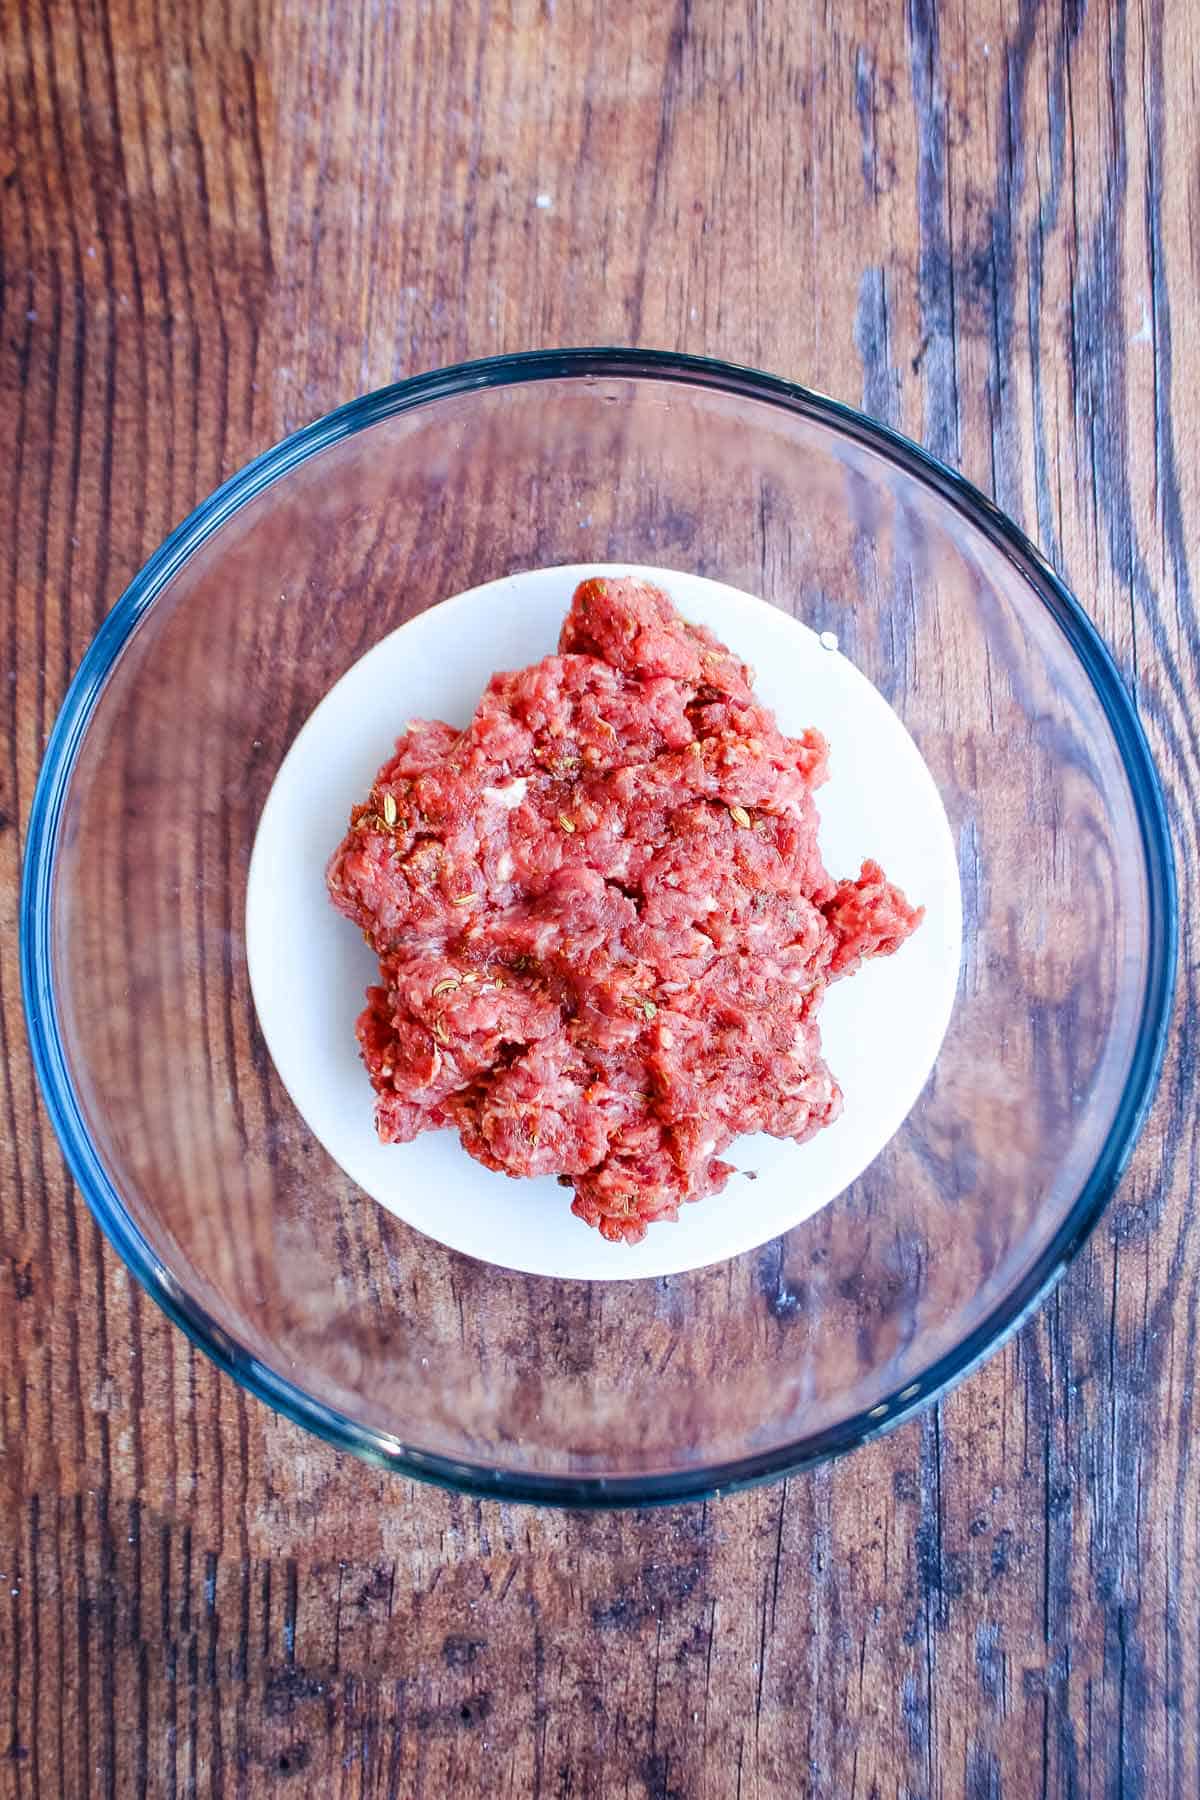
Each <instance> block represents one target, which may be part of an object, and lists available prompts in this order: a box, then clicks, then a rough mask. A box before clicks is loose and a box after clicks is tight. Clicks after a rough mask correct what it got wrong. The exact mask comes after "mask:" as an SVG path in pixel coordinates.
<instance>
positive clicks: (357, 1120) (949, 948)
mask: <svg viewBox="0 0 1200 1800" xmlns="http://www.w3.org/2000/svg"><path fill="white" fill-rule="evenodd" d="M623 574H633V575H644V576H647V577H649V578H650V579H652V580H654V581H657V582H659V583H660V585H662V586H663V587H665V588H666V590H667V591H668V593H670V595H671V597H672V599H673V600H674V601H675V603H676V605H677V606H678V607H679V609H680V611H681V612H683V613H684V614H685V616H686V617H688V618H689V619H693V620H695V621H696V622H697V623H700V624H704V625H708V626H710V627H711V628H712V630H714V631H715V632H716V633H717V635H718V636H719V637H721V638H722V639H724V640H725V642H726V643H728V644H729V646H730V647H731V648H732V649H733V650H735V651H736V652H737V654H738V655H739V656H740V657H742V658H743V659H744V660H745V661H747V662H749V663H750V664H752V665H753V667H754V668H755V669H756V670H757V680H756V684H755V692H756V694H757V695H758V697H759V698H760V699H761V700H763V701H764V702H765V703H766V704H767V705H769V706H772V707H774V709H775V713H776V716H777V718H778V720H779V723H780V725H781V726H782V727H783V729H784V730H785V731H788V732H793V733H794V732H798V731H800V730H801V729H802V728H803V727H804V726H806V725H815V726H816V727H817V728H818V729H819V730H820V731H822V732H824V733H825V735H826V737H827V738H828V739H829V743H830V768H831V778H830V780H829V782H828V784H827V785H826V786H825V787H823V788H822V789H821V790H820V792H819V794H818V796H817V799H818V805H819V808H820V813H821V848H822V852H823V855H824V858H825V862H826V866H827V867H828V868H829V870H830V872H831V874H833V875H834V876H835V877H837V878H841V877H843V876H852V875H857V873H858V870H859V866H860V864H861V862H862V860H863V858H864V857H866V856H873V857H875V858H877V859H878V861H879V862H881V863H882V864H883V867H884V868H885V870H886V871H887V873H888V875H889V876H890V877H891V879H892V880H893V881H896V882H898V883H899V885H900V886H901V887H902V888H903V889H904V891H905V893H906V894H907V895H908V897H909V899H910V900H912V901H913V902H914V903H921V904H923V905H924V906H925V909H926V917H925V921H924V923H923V925H922V926H921V928H920V930H919V931H918V932H917V933H916V935H915V936H914V937H913V938H912V939H911V940H910V941H909V942H908V943H907V944H906V945H905V946H904V948H903V950H901V951H900V953H899V954H898V955H896V956H894V957H888V958H885V959H883V960H880V961H878V962H874V963H870V964H868V965H867V967H866V968H865V969H862V970H861V971H860V972H859V973H858V974H857V975H855V976H853V977H851V978H850V979H849V980H846V981H843V982H839V983H838V984H836V985H835V986H834V987H833V988H832V989H831V990H830V992H829V994H828V996H827V997H826V1000H825V1003H824V1007H823V1010H822V1013H821V1034H822V1040H823V1044H824V1049H825V1055H826V1058H827V1060H828V1062H829V1066H830V1068H831V1069H832V1070H833V1072H834V1074H835V1076H836V1077H837V1079H838V1081H839V1082H840V1083H841V1086H842V1089H843V1091H844V1093H845V1101H846V1104H845V1110H844V1112H843V1113H842V1116H841V1118H840V1119H839V1120H838V1121H837V1123H836V1124H835V1125H832V1126H830V1127H829V1128H828V1129H827V1130H825V1131H822V1132H820V1133H819V1134H818V1135H817V1137H815V1138H814V1139H813V1140H812V1141H811V1142H809V1143H807V1144H803V1145H798V1144H792V1143H789V1142H787V1141H779V1140H776V1139H774V1138H769V1137H765V1136H758V1135H756V1136H754V1137H747V1138H740V1139H738V1140H737V1141H736V1142H735V1143H734V1145H733V1146H732V1148H731V1149H730V1150H727V1151H725V1152H723V1154H724V1156H725V1158H726V1160H727V1161H729V1162H732V1163H735V1164H736V1165H737V1167H738V1169H739V1171H753V1172H754V1174H755V1175H756V1177H757V1179H756V1180H753V1181H751V1180H748V1179H747V1178H746V1176H745V1174H744V1173H738V1174H736V1175H732V1176H731V1177H730V1179H729V1183H728V1185H727V1187H726V1189H725V1192H724V1193H723V1194H718V1195H715V1196H713V1197H712V1198H711V1199H708V1200H702V1201H700V1202H699V1203H698V1204H696V1205H689V1206H685V1207H683V1208H682V1209H681V1212H680V1216H679V1220H678V1223H675V1224H672V1223H670V1222H668V1221H663V1222H660V1223H659V1224H657V1225H651V1227H650V1229H649V1231H648V1233H647V1235H646V1237H645V1239H644V1240H643V1241H642V1243H640V1244H632V1245H625V1244H609V1243H606V1242H605V1241H604V1240H603V1239H602V1238H601V1236H600V1234H599V1232H597V1231H593V1230H592V1229H591V1228H590V1227H588V1226H586V1225H584V1224H583V1223H582V1221H581V1220H579V1219H576V1218H575V1217H574V1215H573V1214H572V1213H571V1210H570V1195H569V1194H568V1193H567V1192H566V1190H565V1189H563V1188H561V1187H559V1186H558V1184H557V1183H556V1182H555V1181H553V1180H552V1179H551V1178H550V1177H540V1178H538V1179H537V1180H523V1181H514V1180H511V1179H510V1178H509V1177H507V1176H504V1175H497V1174H495V1173H493V1172H492V1171H491V1170H488V1169H485V1168H483V1167H482V1166H481V1165H480V1164H479V1163H477V1162H474V1161H473V1160H472V1159H471V1158H470V1157H469V1156H468V1155H467V1153H466V1151H465V1150H464V1149H463V1148H462V1146H461V1144H460V1143H459V1141H458V1139H457V1137H456V1136H455V1135H454V1134H453V1133H451V1132H448V1131H438V1132H427V1133H426V1134H425V1135H424V1136H423V1137H420V1138H418V1139H417V1140H416V1142H415V1143H412V1144H403V1145H396V1144H390V1145H385V1144H381V1143H380V1142H379V1140H378V1138H377V1137H376V1135H375V1130H374V1123H373V1104H372V1102H373V1097H372V1093H371V1089H370V1086H369V1084H368V1081H367V1077H366V1074H365V1071H364V1070H363V1067H362V1064H361V1063H360V1061H359V1058H358V1045H357V1042H356V1040H355V1036H354V1022H355V1019H356V1017H357V1015H358V1013H359V1011H360V1010H361V1008H362V1004H363V990H364V989H365V988H366V987H367V986H368V985H369V984H370V983H371V982H372V981H373V980H375V978H376V973H377V971H376V964H375V960H374V958H373V957H372V955H371V953H370V951H369V950H368V949H367V947H366V945H365V944H364V943H363V941H362V938H361V937H360V935H359V933H358V932H357V931H356V930H355V929H354V928H353V927H352V926H351V925H349V924H348V923H347V922H346V920H345V919H343V918H341V917H340V916H339V915H338V914H337V913H336V912H335V911H334V909H333V907H332V905H331V904H330V901H329V899H328V896H327V895H326V892H325V865H326V863H327V861H328V859H329V857H330V855H331V853H332V851H333V849H334V848H335V846H336V845H337V844H338V842H339V841H340V839H341V837H342V835H343V833H344V831H345V829H346V821H347V817H348V815H349V811H350V807H351V805H352V804H353V803H355V802H356V801H359V800H361V799H363V797H364V796H365V795H366V793H367V792H368V790H369V789H370V787H371V784H372V781H373V779H374V777H375V774H376V771H377V770H378V769H379V768H380V767H381V765H382V764H383V762H384V761H385V760H386V759H387V757H388V756H389V755H390V753H391V749H392V745H393V743H394V741H395V739H396V737H397V736H398V735H399V733H400V732H401V731H402V730H403V728H404V725H405V722H406V721H407V720H408V719H409V718H427V719H431V718H437V719H447V720H449V721H450V722H451V723H453V724H459V725H463V724H465V723H466V722H467V720H468V719H469V718H470V716H471V714H472V713H473V711H474V709H475V705H476V703H477V701H478V698H479V695H480V694H481V693H482V691H483V689H484V687H485V685H486V683H487V681H488V678H489V677H490V676H491V674H492V673H493V672H494V671H495V670H496V669H515V668H521V667H523V666H524V665H525V664H527V663H531V662H535V661H537V660H538V659H539V658H540V657H543V656H545V655H548V654H549V653H550V652H551V651H552V650H553V649H554V647H555V644H556V642H557V639H558V632H559V627H560V625H561V624H562V620H563V616H564V614H565V613H566V610H567V607H568V605H569V604H570V599H571V594H572V592H573V590H574V588H575V586H576V584H577V583H578V582H579V581H581V580H582V579H583V578H584V577H585V576H587V575H623ZM961 948H962V896H961V891H960V888H959V879H958V866H957V860H956V858H955V853H954V842H953V839H952V837H951V833H950V827H949V824H948V822H947V819H946V814H945V810H944V808H943V806H942V802H941V799H940V796H939V794H938V791H937V788H936V786H935V785H934V782H933V778H932V776H931V775H930V773H929V770H928V769H927V768H926V766H925V763H924V762H923V760H922V758H921V755H920V752H919V751H918V750H917V747H916V745H915V744H914V743H913V741H912V739H911V738H910V737H909V735H908V733H907V731H906V730H905V729H904V726H903V725H902V724H901V723H900V720H899V719H898V718H897V717H896V715H895V713H894V712H893V711H892V709H891V707H890V706H888V704H887V702H886V701H885V700H884V699H883V697H882V695H881V694H880V693H879V692H878V690H877V689H876V688H874V687H873V686H872V685H871V683H870V682H869V681H868V680H867V679H866V677H865V676H863V675H861V674H860V673H859V671H858V670H857V669H855V668H854V667H853V665H852V664H851V663H849V662H848V661H847V660H846V658H845V657H844V656H842V655H841V654H840V653H839V652H838V651H837V650H836V648H833V647H831V645H830V644H829V642H828V640H827V641H826V643H823V642H822V640H821V639H820V638H819V637H818V636H817V635H816V633H815V632H813V631H811V630H809V628H808V627H807V626H805V625H801V624H800V623H798V622H797V621H796V620H795V619H793V618H791V617H789V616H788V614H786V613H784V612H780V611H779V610H778V609H777V608H775V607H772V606H768V605H767V604H766V603H765V602H764V601H762V600H757V599H754V598H753V597H752V596H751V595H749V594H744V593H741V592H739V591H738V590H737V589H736V588H730V587H725V586H724V585H723V584H722V583H720V582H716V581H708V580H705V579H703V578H702V577H700V576H697V575H684V574H677V573H675V572H674V571H672V570H669V569H653V568H644V567H640V566H636V565H632V564H615V563H610V564H594V563H589V564H586V565H583V564H581V565H579V566H577V567H574V566H573V567H567V568H557V569H536V570H533V571H530V572H528V573H526V574H521V575H512V576H507V577H505V578H504V579H503V580H501V581H492V582H489V583H488V584H487V585H486V586H485V587H480V588H474V589H472V590H471V591H470V592H469V593H465V594H459V595H457V596H456V597H455V598H454V599H453V600H447V601H444V602H443V603H442V605H440V606H435V607H432V608H431V609H430V610H429V611H427V612H423V613H421V614H420V615H419V616H418V617H417V618H415V619H413V620H411V621H410V623H409V624H407V625H404V626H402V627H401V628H400V630H398V631H395V632H393V633H392V635H391V636H390V637H387V638H385V639H384V640H383V642H382V643H380V644H377V645H376V646H375V648H374V649H373V650H371V651H369V652H368V653H367V655H366V656H364V657H363V658H362V659H361V660H360V661H359V662H357V663H355V665H354V667H353V668H352V669H349V670H348V671H347V673H346V674H345V675H344V676H343V677H342V679H341V680H340V681H339V682H338V683H337V685H336V687H334V688H333V689H331V691H330V692H329V693H328V694H327V695H326V696H325V698H324V700H322V702H321V704H320V705H319V706H318V707H317V709H316V711H315V712H314V713H313V715H312V717H311V718H310V719H309V721H308V723H307V724H306V725H305V726H304V728H303V730H302V731H301V732H300V734H299V736H298V737H297V739H296V741H295V743H294V744H293V745H292V748H291V750H290V751H289V752H288V754H287V756H286V757H285V759H284V761H283V764H282V765H281V767H280V770H279V773H278V775H277V776H276V779H275V784H274V786H273V787H272V789H271V792H270V794H269V796H268V798H267V803H266V805H265V807H264V808H263V814H262V818H261V820H260V821H259V827H258V834H257V837H256V839H255V845H254V854H253V857H252V859H251V864H250V875H249V886H248V890H247V897H246V955H247V961H248V963H249V969H250V982H251V986H252V989H253V992H254V1001H255V1005H256V1007H257V1008H258V1017H259V1022H260V1024H261V1026H262V1030H263V1035H264V1037H265V1038H266V1041H267V1046H268V1048H269V1050H270V1052H271V1055H272V1057H273V1058H274V1061H275V1066H276V1068H277V1069H278V1071H279V1074H280V1077H281V1079H282V1081H283V1083H284V1085H285V1087H286V1088H287V1090H288V1092H289V1094H290V1095H291V1097H292V1099H293V1100H294V1102H295V1104H296V1106H297V1107H298V1108H299V1110H300V1112H301V1113H302V1114H303V1115H304V1118H305V1119H306V1120H307V1122H308V1124H309V1126H310V1127H311V1129H312V1131H313V1133H314V1135H315V1136H316V1137H317V1138H318V1139H319V1140H320V1142H321V1143H322V1144H323V1145H324V1146H325V1148H326V1150H328V1152H329V1154H330V1155H331V1156H332V1157H333V1158H334V1159H335V1161H337V1162H338V1163H339V1164H340V1165H341V1167H342V1168H343V1169H344V1170H345V1171H346V1173H347V1174H348V1175H350V1176H352V1177H353V1179H354V1180H355V1181H356V1182H358V1184H359V1186H360V1187H362V1188H363V1189H365V1191H366V1192H367V1193H368V1194H370V1195H371V1196H373V1198H374V1199H376V1200H378V1201H379V1202H380V1203H381V1205H383V1206H386V1207H387V1208H388V1209H389V1210H390V1211H391V1212H394V1213H395V1214H397V1215H398V1216H399V1217H400V1218H402V1219H405V1220H407V1222H408V1223H409V1224H410V1225H413V1226H415V1227H416V1228H417V1229H418V1230H419V1231H423V1232H426V1233H428V1235H429V1236H430V1237H435V1238H439V1239H440V1240H441V1241H442V1243H444V1244H448V1245H450V1246H451V1248H452V1249H455V1250H461V1251H464V1252H466V1254H468V1255H470V1256H477V1257H481V1258H483V1259H485V1260H486V1261H488V1262H493V1263H499V1264H501V1265H503V1266H505V1267H508V1268H514V1269H521V1270H525V1271H527V1272H528V1273H530V1274H537V1275H555V1276H561V1277H569V1278H574V1279H577V1280H598V1281H604V1280H617V1279H627V1278H629V1277H630V1276H660V1275H670V1274H676V1273H678V1272H679V1271H681V1270H684V1269H694V1268H701V1267H703V1266H704V1265H705V1264H707V1263H713V1262H719V1261H721V1260H723V1259H724V1258H726V1257H729V1256H736V1255H738V1254H740V1253H741V1252H742V1251H744V1250H749V1249H752V1248H753V1247H754V1246H755V1245H757V1244H762V1243H765V1242H766V1241H767V1240H768V1239H769V1238H773V1237H777V1236H778V1235H779V1234H780V1233H781V1232H784V1231H789V1230H790V1229H791V1228H792V1227H793V1226H794V1225H798V1224H800V1222H801V1221H802V1220H804V1219H807V1218H809V1217H810V1216H811V1215H812V1214H813V1213H814V1212H816V1211H817V1209H818V1208H819V1207H822V1206H824V1205H825V1204H826V1202H827V1201H829V1200H832V1199H833V1198H834V1196H835V1195H836V1194H839V1193H841V1192H842V1190H843V1189H844V1188H845V1187H847V1186H848V1185H849V1183H850V1182H852V1181H853V1180H854V1179H855V1178H856V1177H857V1176H858V1175H860V1174H861V1173H862V1171H863V1169H865V1168H866V1166H867V1164H868V1163H870V1162H871V1161H872V1160H873V1159H874V1158H875V1157H876V1156H877V1155H878V1154H879V1152H880V1150H882V1148H883V1146H884V1145H885V1144H886V1143H887V1141H888V1139H889V1138H890V1137H892V1135H893V1134H894V1133H895V1132H896V1131H897V1130H898V1128H899V1127H900V1125H901V1124H902V1122H903V1120H904V1118H905V1116H906V1115H907V1113H908V1112H909V1110H910V1109H911V1107H912V1106H913V1103H914V1102H915V1100H916V1099H917V1096H918V1094H919V1093H920V1091H921V1088H922V1087H923V1086H924V1084H925V1080H926V1077H927V1076H928V1074H929V1071H930V1069H931V1068H932V1067H933V1063H934V1059H935V1058H936V1056H937V1053H938V1050H939V1049H940V1047H941V1043H942V1038H943V1037H944V1035H945V1032H946V1027H947V1025H948V1023H949V1020H950V1011H951V1008H952V1006H953V1003H954V993H955V988H956V986H957V981H958V968H959V959H960V954H961Z"/></svg>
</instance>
